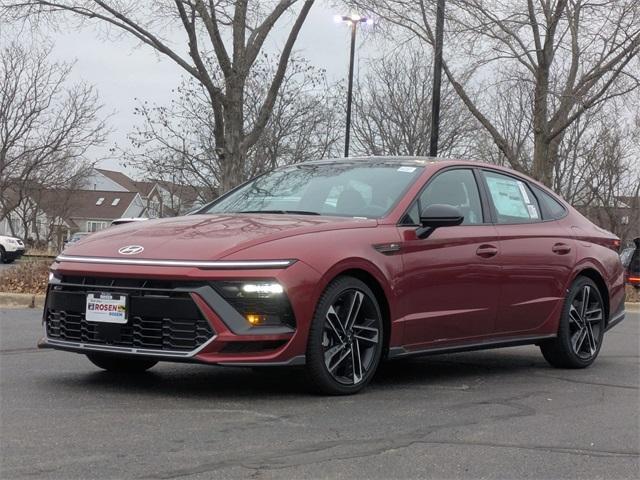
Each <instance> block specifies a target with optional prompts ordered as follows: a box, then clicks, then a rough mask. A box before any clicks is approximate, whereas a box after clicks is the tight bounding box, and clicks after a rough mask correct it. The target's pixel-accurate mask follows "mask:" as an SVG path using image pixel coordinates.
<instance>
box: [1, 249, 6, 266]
mask: <svg viewBox="0 0 640 480" xmlns="http://www.w3.org/2000/svg"><path fill="white" fill-rule="evenodd" d="M6 261H7V254H6V252H5V251H4V247H0V263H6Z"/></svg>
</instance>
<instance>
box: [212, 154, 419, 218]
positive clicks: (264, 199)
mask: <svg viewBox="0 0 640 480" xmlns="http://www.w3.org/2000/svg"><path fill="white" fill-rule="evenodd" d="M421 171H422V167H420V166H398V165H390V164H384V163H378V164H375V163H370V164H367V163H364V162H360V163H357V164H356V163H343V164H341V163H331V164H306V165H305V164H300V165H295V166H292V167H286V168H282V169H278V170H274V171H273V172H270V173H267V174H265V175H263V176H261V177H258V178H257V179H255V180H253V181H251V182H249V183H247V184H246V185H244V186H243V187H241V188H240V189H238V190H236V191H235V192H233V193H231V194H230V195H229V196H227V197H225V198H223V199H221V200H219V201H217V202H215V203H214V204H213V205H211V206H210V207H208V208H207V209H206V210H205V213H242V212H244V213H255V212H267V213H286V212H292V213H296V212H304V213H310V214H318V215H337V216H349V217H370V218H377V217H381V216H383V215H385V214H386V213H387V212H388V211H389V210H390V209H391V207H393V205H395V203H396V202H397V201H398V200H399V198H400V197H401V196H402V194H403V193H404V191H405V190H406V189H407V187H408V186H409V185H410V184H411V183H413V181H414V180H415V179H416V178H417V177H418V175H419V174H420V172H421Z"/></svg>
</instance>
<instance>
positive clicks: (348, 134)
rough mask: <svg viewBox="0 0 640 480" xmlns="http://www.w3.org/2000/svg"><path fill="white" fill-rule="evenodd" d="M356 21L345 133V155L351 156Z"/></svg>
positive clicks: (352, 42)
mask: <svg viewBox="0 0 640 480" xmlns="http://www.w3.org/2000/svg"><path fill="white" fill-rule="evenodd" d="M356 26H357V23H356V22H351V54H350V55H349V86H348V88H347V126H346V132H345V134H344V156H345V157H348V156H349V142H350V140H351V102H352V97H353V60H354V57H355V53H356Z"/></svg>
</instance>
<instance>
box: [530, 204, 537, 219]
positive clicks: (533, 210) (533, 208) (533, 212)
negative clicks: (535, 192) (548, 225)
mask: <svg viewBox="0 0 640 480" xmlns="http://www.w3.org/2000/svg"><path fill="white" fill-rule="evenodd" d="M527 210H529V217H531V218H536V219H537V218H540V217H539V216H538V209H537V208H536V206H535V205H531V204H529V205H527Z"/></svg>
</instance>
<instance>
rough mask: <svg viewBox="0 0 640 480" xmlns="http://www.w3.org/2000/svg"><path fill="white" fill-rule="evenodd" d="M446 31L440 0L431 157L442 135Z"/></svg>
mask: <svg viewBox="0 0 640 480" xmlns="http://www.w3.org/2000/svg"><path fill="white" fill-rule="evenodd" d="M443 30H444V0H438V4H437V7H436V43H435V45H434V48H435V54H434V57H433V92H432V96H431V139H430V142H429V156H430V157H436V156H438V135H439V133H440V88H441V85H442V43H443V35H444V34H443Z"/></svg>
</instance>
